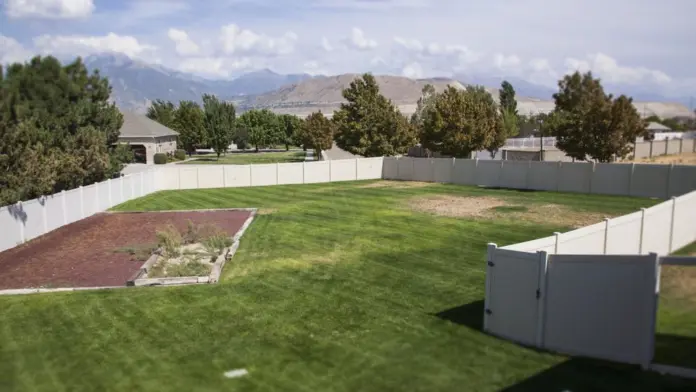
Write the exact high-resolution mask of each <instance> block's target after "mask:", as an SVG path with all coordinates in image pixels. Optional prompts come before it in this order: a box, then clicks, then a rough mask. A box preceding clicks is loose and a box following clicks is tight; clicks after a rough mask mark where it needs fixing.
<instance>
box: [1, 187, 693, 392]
mask: <svg viewBox="0 0 696 392" xmlns="http://www.w3.org/2000/svg"><path fill="white" fill-rule="evenodd" d="M656 203H658V201H657V200H650V199H642V198H628V197H617V196H600V195H585V194H568V193H551V192H530V191H528V192H522V191H509V190H490V189H482V188H476V187H466V186H456V185H441V184H426V183H416V182H409V183H402V182H383V181H377V182H375V181H368V182H355V183H350V182H346V183H331V184H313V185H292V186H274V187H256V188H236V189H230V188H227V189H224V188H221V189H207V190H184V191H165V192H158V193H154V194H151V195H148V196H146V197H143V198H140V199H135V200H132V201H130V202H127V203H125V204H122V205H120V206H118V207H116V210H119V211H129V210H138V211H147V210H172V209H198V208H223V207H224V208H236V207H258V208H259V211H258V216H257V218H256V220H255V221H254V223H253V224H252V225H251V226H250V227H249V230H247V232H246V234H245V240H244V241H243V242H242V243H241V246H240V248H239V250H238V252H237V254H236V255H235V257H234V259H233V261H232V262H230V263H228V264H227V265H226V267H225V270H224V271H223V279H222V281H221V282H220V283H219V284H217V285H203V286H192V287H171V288H159V289H153V288H143V289H137V288H134V289H124V290H116V291H100V292H78V293H69V294H62V293H59V294H50V295H32V296H14V297H2V298H0V309H2V316H3V322H2V324H1V325H0V339H1V340H0V343H1V344H0V390H39V391H42V390H45V391H58V390H70V391H80V390H84V391H93V390H157V391H160V390H181V391H191V390H203V391H206V390H207V391H214V390H215V391H217V390H244V391H255V390H258V391H273V390H278V391H280V390H292V391H296V390H297V391H387V390H395V391H397V390H398V391H416V390H421V391H453V390H469V391H501V390H502V391H564V390H568V391H574V392H575V391H586V390H591V391H596V390H606V391H618V390H631V391H667V390H674V391H676V390H684V391H685V390H693V388H696V383H694V382H689V381H684V380H679V379H675V378H671V377H662V376H659V375H657V374H656V373H651V372H642V371H640V370H638V369H637V368H632V367H624V366H619V365H607V364H602V363H599V362H595V361H588V360H580V359H570V358H567V357H563V356H557V355H553V354H549V353H542V352H537V351H535V350H531V349H526V348H523V347H520V346H518V345H516V344H514V343H511V342H507V341H504V340H500V339H497V338H494V337H492V336H488V335H486V334H483V333H482V332H481V328H482V319H483V317H482V314H483V297H484V278H485V276H484V274H485V268H484V267H485V263H484V260H485V259H484V256H485V253H486V243H487V242H489V241H496V242H497V243H498V244H499V245H501V246H503V245H507V244H512V243H517V242H522V241H526V240H531V239H535V238H540V237H543V236H547V235H550V234H551V233H553V232H554V231H567V230H569V229H572V228H574V227H579V226H583V225H586V224H588V223H592V222H588V221H593V220H598V221H601V219H603V218H604V217H610V216H617V215H622V214H626V213H629V212H632V211H635V210H637V209H639V208H641V207H648V206H651V205H654V204H656ZM492 217H495V218H496V219H491V218H492ZM95 262H96V263H98V262H99V261H98V260H95ZM675 290H676V292H680V291H679V289H678V288H677V289H675ZM669 295H670V296H671V295H673V296H674V298H673V297H669V296H667V297H665V298H664V301H663V303H662V304H661V306H660V312H661V313H660V320H659V322H660V323H659V327H658V333H659V334H660V335H658V338H657V346H658V349H657V355H658V356H662V357H663V358H668V359H672V360H688V356H687V355H685V352H686V351H685V349H686V348H688V345H686V343H688V342H690V341H693V340H696V328H695V327H694V326H695V325H696V311H694V308H689V306H690V305H688V304H687V303H685V302H684V301H681V300H679V298H678V296H677V294H672V293H670V294H669ZM661 336H663V337H664V338H661ZM673 336H682V337H683V339H682V340H677V339H673V338H671V337H673ZM685 342H686V343H685ZM239 368H244V369H247V370H248V371H249V375H247V376H245V377H242V378H238V379H226V378H224V377H223V373H224V372H226V371H229V370H232V369H239Z"/></svg>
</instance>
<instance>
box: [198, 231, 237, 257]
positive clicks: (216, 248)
mask: <svg viewBox="0 0 696 392" xmlns="http://www.w3.org/2000/svg"><path fill="white" fill-rule="evenodd" d="M203 246H205V248H206V250H207V251H208V252H210V253H213V254H216V255H219V254H221V253H222V251H223V250H224V249H225V248H227V247H230V246H232V238H230V236H228V235H227V233H225V232H222V231H219V232H217V233H215V234H213V235H211V236H210V237H208V238H206V239H205V240H203Z"/></svg>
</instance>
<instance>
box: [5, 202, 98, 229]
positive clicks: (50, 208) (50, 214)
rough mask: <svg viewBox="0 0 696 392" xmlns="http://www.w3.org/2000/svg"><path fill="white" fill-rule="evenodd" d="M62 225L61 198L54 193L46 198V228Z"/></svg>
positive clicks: (55, 227)
mask: <svg viewBox="0 0 696 392" xmlns="http://www.w3.org/2000/svg"><path fill="white" fill-rule="evenodd" d="M107 201H108V195H107ZM64 223H65V222H64V216H63V196H62V195H61V194H60V193H56V194H55V195H51V196H48V197H46V226H47V228H48V231H51V230H55V229H57V228H59V227H61V226H63V224H64ZM0 225H2V223H0Z"/></svg>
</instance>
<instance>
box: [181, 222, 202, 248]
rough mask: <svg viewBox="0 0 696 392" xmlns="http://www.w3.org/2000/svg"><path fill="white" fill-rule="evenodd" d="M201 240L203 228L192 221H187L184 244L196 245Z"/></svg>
mask: <svg viewBox="0 0 696 392" xmlns="http://www.w3.org/2000/svg"><path fill="white" fill-rule="evenodd" d="M200 239H201V226H199V225H196V224H195V223H193V222H192V221H191V220H190V219H189V220H188V221H186V233H184V244H195V243H196V242H199V241H200Z"/></svg>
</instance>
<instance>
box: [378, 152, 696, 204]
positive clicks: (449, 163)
mask: <svg viewBox="0 0 696 392" xmlns="http://www.w3.org/2000/svg"><path fill="white" fill-rule="evenodd" d="M383 178H384V179H388V180H405V181H428V182H443V183H454V184H460V185H482V186H488V187H501V188H514V189H533V190H543V191H555V192H577V193H594V194H606V195H624V196H639V197H656V198H661V199H667V198H670V197H672V196H680V195H683V194H685V193H688V192H691V191H693V190H696V166H688V165H656V164H655V165H653V164H633V163H628V164H617V163H589V162H537V161H489V160H472V159H454V158H410V157H399V158H395V157H386V158H384V175H383Z"/></svg>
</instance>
